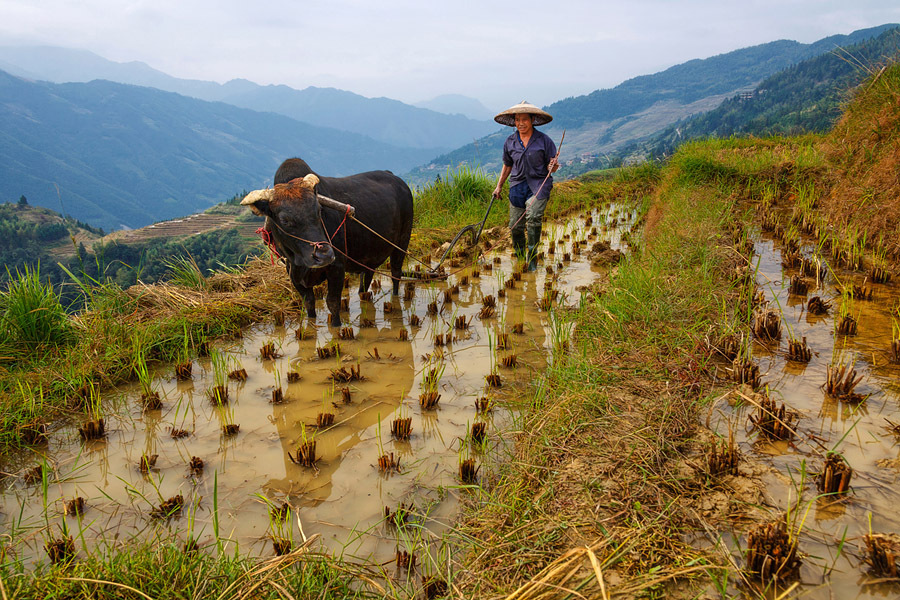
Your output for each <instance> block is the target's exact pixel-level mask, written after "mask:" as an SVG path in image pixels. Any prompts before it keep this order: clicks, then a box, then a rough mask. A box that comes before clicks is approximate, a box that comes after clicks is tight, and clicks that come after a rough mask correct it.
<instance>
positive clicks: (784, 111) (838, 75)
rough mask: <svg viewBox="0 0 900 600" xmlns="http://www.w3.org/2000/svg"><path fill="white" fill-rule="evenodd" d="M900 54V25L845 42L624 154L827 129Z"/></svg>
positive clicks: (655, 153) (659, 154) (649, 153)
mask: <svg viewBox="0 0 900 600" xmlns="http://www.w3.org/2000/svg"><path fill="white" fill-rule="evenodd" d="M897 58H900V29H898V28H893V29H889V30H887V31H885V32H884V33H882V34H881V35H879V36H878V37H877V38H874V39H870V40H866V41H864V42H860V43H858V44H854V45H851V46H846V47H844V48H843V50H842V51H840V52H828V53H825V54H822V55H820V56H816V57H814V58H810V59H808V60H805V61H803V62H800V63H798V64H796V65H794V66H792V67H789V68H787V69H785V70H783V71H781V72H779V73H776V74H775V75H772V76H771V77H768V78H767V79H765V80H764V81H763V82H762V83H761V84H760V85H759V86H758V87H757V88H756V89H754V90H753V91H752V92H747V93H744V94H741V95H738V96H734V97H732V98H729V99H728V100H726V101H725V102H723V103H722V104H721V105H719V107H718V108H716V109H714V110H711V111H709V112H707V113H704V114H702V115H698V116H696V117H693V118H691V119H688V120H685V121H683V122H679V123H677V124H675V125H672V126H671V127H668V128H667V129H665V130H664V131H662V132H661V133H659V134H657V135H654V136H653V137H652V138H651V139H650V140H647V141H645V142H642V143H639V144H636V145H634V146H631V147H629V148H626V149H625V150H623V154H625V155H635V154H637V155H641V156H654V157H662V156H666V155H669V154H671V153H672V152H673V151H674V150H675V148H676V147H677V146H678V145H679V144H680V143H682V142H684V141H686V140H690V139H695V138H702V137H728V136H731V135H757V136H765V135H774V134H798V133H806V132H825V131H828V130H829V129H831V127H832V126H833V125H834V123H835V122H836V121H837V119H838V118H840V116H841V114H842V110H843V106H844V104H845V103H846V101H847V96H848V90H852V89H853V88H855V87H856V86H857V85H859V84H860V83H861V82H863V81H864V80H865V79H867V78H869V77H871V74H872V73H871V69H873V68H877V65H879V64H880V63H883V62H884V61H885V60H889V59H894V60H897Z"/></svg>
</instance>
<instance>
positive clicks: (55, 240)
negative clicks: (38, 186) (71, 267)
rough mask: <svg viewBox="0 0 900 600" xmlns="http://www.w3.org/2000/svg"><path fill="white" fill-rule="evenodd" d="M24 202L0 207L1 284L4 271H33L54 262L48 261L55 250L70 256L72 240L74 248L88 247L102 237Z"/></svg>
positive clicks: (48, 211) (98, 232)
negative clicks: (38, 265) (77, 245)
mask: <svg viewBox="0 0 900 600" xmlns="http://www.w3.org/2000/svg"><path fill="white" fill-rule="evenodd" d="M24 198H25V199H24V201H23V200H19V201H16V202H7V203H3V204H0V264H3V266H4V267H5V268H4V269H3V270H2V271H0V281H2V280H5V279H6V275H7V270H8V271H9V272H11V273H15V272H16V271H17V270H20V271H21V270H22V269H23V268H24V267H25V266H26V265H28V266H30V267H34V266H35V265H36V264H37V263H38V262H39V261H40V262H42V263H43V264H47V263H48V262H49V263H53V262H55V261H54V260H52V259H51V258H50V257H51V256H52V255H53V254H54V250H55V249H57V248H66V249H67V250H68V252H69V254H73V253H74V251H75V247H74V245H73V240H74V243H75V244H78V243H86V244H91V243H93V242H94V241H96V240H98V239H100V237H101V236H102V235H103V231H102V230H99V229H95V228H93V227H90V226H89V225H87V224H85V223H81V222H79V221H76V220H75V219H73V218H71V217H64V216H62V215H60V214H59V213H57V212H55V211H52V210H49V209H46V208H41V207H38V206H31V205H30V204H29V203H28V199H27V197H24ZM41 259H43V260H41Z"/></svg>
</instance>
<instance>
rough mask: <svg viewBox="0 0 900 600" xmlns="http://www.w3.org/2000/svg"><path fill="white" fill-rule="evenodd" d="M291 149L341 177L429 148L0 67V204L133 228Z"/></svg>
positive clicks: (249, 183)
mask: <svg viewBox="0 0 900 600" xmlns="http://www.w3.org/2000/svg"><path fill="white" fill-rule="evenodd" d="M290 156H301V157H303V158H305V159H306V160H307V161H308V162H309V163H310V164H311V165H314V166H315V168H316V169H317V170H318V171H319V172H322V173H324V174H328V175H337V176H339V175H349V174H351V173H353V172H356V171H365V170H372V169H380V168H384V167H385V166H390V167H391V168H393V169H396V170H397V171H398V172H403V171H405V170H407V169H409V168H411V167H412V166H414V165H416V164H419V163H421V162H422V160H426V159H427V157H428V156H429V152H428V151H424V150H419V149H414V148H398V147H395V146H390V145H388V144H384V143H382V142H377V141H375V140H372V139H371V138H366V137H364V136H361V135H359V134H355V133H348V132H344V131H338V130H335V129H328V128H323V127H316V126H313V125H309V124H307V123H301V122H300V121H297V120H295V119H291V118H289V117H285V116H282V115H278V114H274V113H265V112H256V111H252V110H248V109H244V108H238V107H235V106H232V105H230V104H225V103H222V102H204V101H201V100H196V99H193V98H188V97H186V96H182V95H179V94H175V93H172V92H163V91H160V90H156V89H152V88H146V87H137V86H133V85H124V84H121V83H113V82H110V81H102V80H97V81H92V82H89V83H65V84H55V83H47V82H35V81H28V80H25V79H21V78H19V77H14V76H12V75H9V74H8V73H5V72H2V71H0V199H2V200H8V201H13V200H16V199H18V198H19V196H20V195H25V196H26V197H27V198H28V200H29V202H30V203H32V204H35V205H39V206H47V207H50V208H55V209H57V210H59V211H60V212H61V213H63V214H68V215H71V216H73V217H75V218H77V219H79V220H81V221H84V222H87V223H90V224H92V225H96V226H100V227H103V228H104V229H106V230H112V229H120V228H134V227H141V226H143V225H148V224H150V223H153V222H155V221H160V220H163V219H167V218H172V217H177V216H184V215H188V214H191V213H194V212H197V211H199V210H203V209H206V208H208V207H209V206H211V205H213V204H216V203H218V202H221V201H223V200H226V199H228V198H230V197H231V196H233V195H234V194H236V193H238V192H240V191H241V190H247V189H254V188H259V187H264V186H266V185H268V184H270V183H271V178H272V176H273V175H274V173H275V170H276V169H277V168H278V165H279V164H280V163H281V161H282V160H284V159H285V158H287V157H290Z"/></svg>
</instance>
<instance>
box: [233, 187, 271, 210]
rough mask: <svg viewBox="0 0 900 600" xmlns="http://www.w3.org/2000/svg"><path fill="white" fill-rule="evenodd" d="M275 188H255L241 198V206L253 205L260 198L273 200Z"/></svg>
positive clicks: (268, 200)
mask: <svg viewBox="0 0 900 600" xmlns="http://www.w3.org/2000/svg"><path fill="white" fill-rule="evenodd" d="M274 193H275V190H273V189H271V188H267V189H264V190H253V191H252V192H250V193H249V194H247V195H246V196H244V199H243V200H241V206H253V205H254V204H256V203H257V202H258V201H260V200H265V201H267V202H271V201H272V198H273V194H274Z"/></svg>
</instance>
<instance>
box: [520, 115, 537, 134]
mask: <svg viewBox="0 0 900 600" xmlns="http://www.w3.org/2000/svg"><path fill="white" fill-rule="evenodd" d="M532 119H533V117H532V116H531V115H529V114H518V115H516V129H518V130H519V135H524V136H528V135H529V134H530V133H531V130H532V129H534V125H532Z"/></svg>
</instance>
